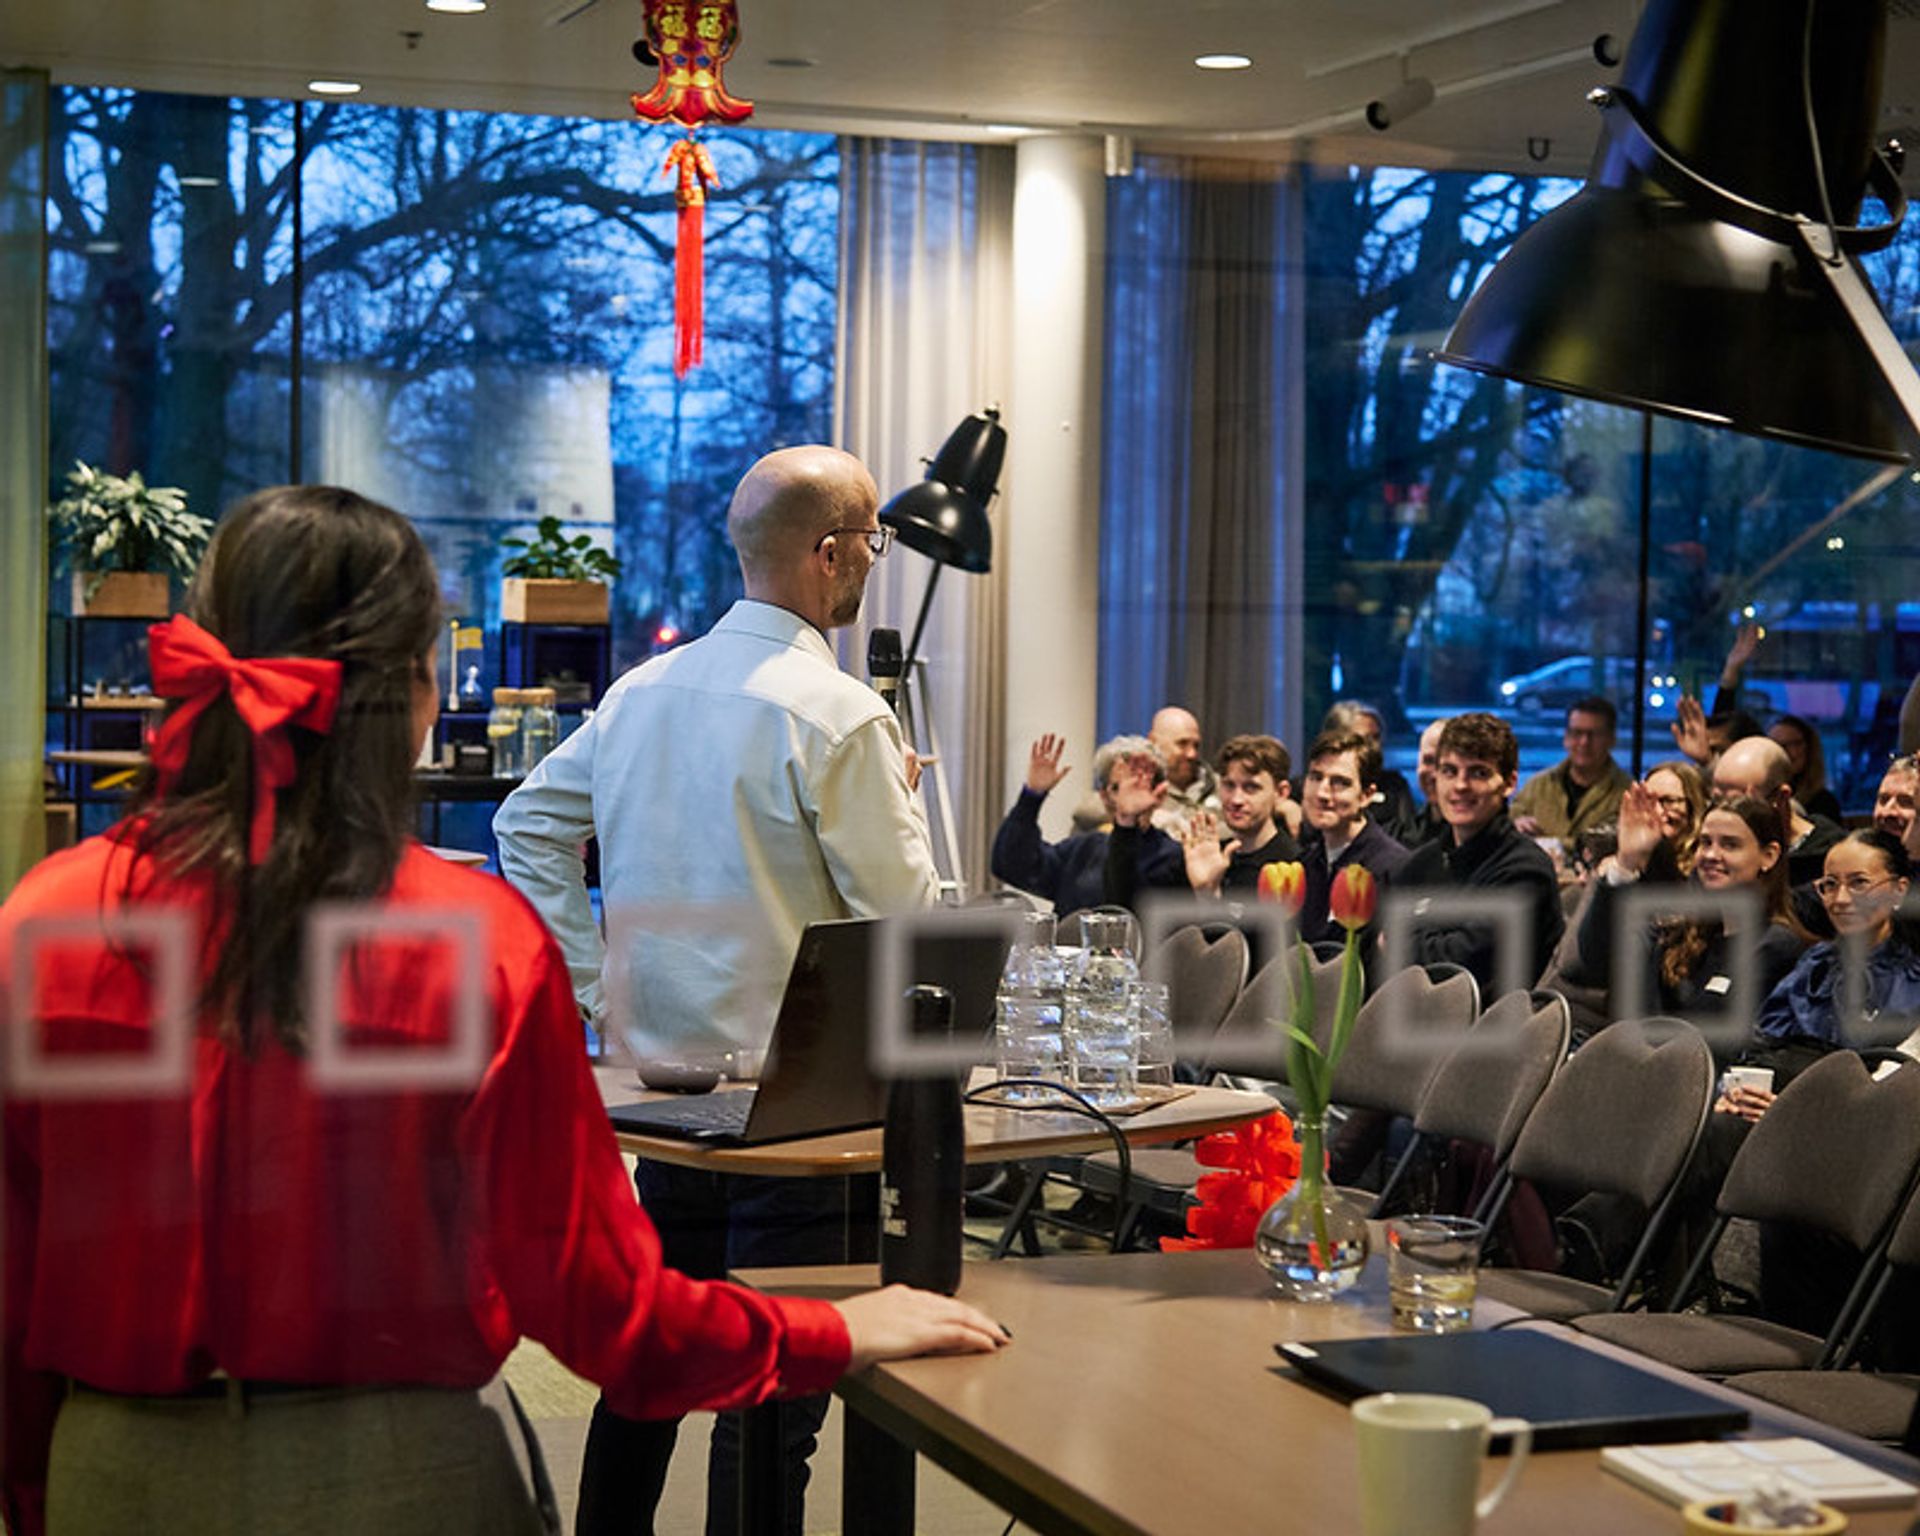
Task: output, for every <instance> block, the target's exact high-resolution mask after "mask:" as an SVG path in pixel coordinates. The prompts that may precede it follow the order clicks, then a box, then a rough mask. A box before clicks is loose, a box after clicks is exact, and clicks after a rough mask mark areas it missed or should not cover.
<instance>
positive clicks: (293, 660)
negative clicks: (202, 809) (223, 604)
mask: <svg viewBox="0 0 1920 1536" xmlns="http://www.w3.org/2000/svg"><path fill="white" fill-rule="evenodd" d="M147 650H148V654H149V656H150V657H151V661H152V667H153V691H154V692H155V693H157V694H159V695H160V696H161V697H162V698H165V699H180V700H183V701H184V702H183V703H182V705H181V707H180V708H179V709H176V710H175V711H174V712H173V713H172V714H170V715H169V716H168V717H167V720H166V723H165V724H164V725H162V726H161V727H160V729H159V731H158V732H157V733H156V734H155V736H154V738H153V766H154V769H155V770H156V772H157V773H158V775H159V786H160V793H161V794H163V795H164V794H165V793H166V792H167V791H168V790H169V789H170V788H172V786H173V784H174V782H175V781H176V780H177V779H178V778H179V777H180V774H181V772H182V770H184V769H185V767H186V766H187V749H188V748H189V747H190V746H191V745H192V744H193V723H194V721H195V720H197V719H199V718H200V715H201V713H202V712H203V711H204V710H205V709H206V707H207V706H208V705H209V704H211V703H212V702H213V701H214V700H215V699H217V698H219V697H220V696H221V695H222V694H225V695H226V696H227V697H228V698H229V699H231V700H232V701H233V708H234V712H235V713H236V714H238V715H239V716H240V719H241V722H242V723H243V724H244V725H245V726H246V728H247V729H248V730H249V731H250V732H252V734H253V815H252V819H251V822H250V824H249V826H248V828H247V859H248V862H250V863H253V864H258V863H260V862H261V861H262V860H263V859H265V858H266V856H267V850H268V849H269V848H271V847H272V846H273V815H274V795H275V793H276V792H277V791H279V790H281V789H284V788H285V787H286V786H287V785H289V784H291V783H292V782H293V772H294V761H293V743H292V742H291V741H289V740H288V739H287V731H286V728H287V727H288V726H289V725H298V726H304V727H305V728H306V729H307V730H310V731H317V732H319V733H320V734H321V735H323V736H324V735H325V734H326V733H327V732H328V731H330V730H332V729H333V716H334V711H335V710H337V709H338V708H339V707H340V663H339V662H337V661H326V660H323V659H321V658H320V657H318V656H266V657H246V658H244V659H242V658H240V657H237V656H235V655H234V654H233V653H232V652H231V651H229V650H228V649H227V648H226V646H224V645H223V644H221V643H220V641H219V640H218V639H216V638H215V637H214V636H212V635H210V634H208V633H207V632H206V630H204V629H202V628H201V627H200V626H199V625H198V624H196V623H194V622H193V620H192V619H189V618H186V617H184V616H182V615H180V614H175V615H174V616H173V617H172V618H171V619H169V620H167V622H166V623H164V624H155V625H153V626H152V627H151V628H150V629H148V631H147Z"/></svg>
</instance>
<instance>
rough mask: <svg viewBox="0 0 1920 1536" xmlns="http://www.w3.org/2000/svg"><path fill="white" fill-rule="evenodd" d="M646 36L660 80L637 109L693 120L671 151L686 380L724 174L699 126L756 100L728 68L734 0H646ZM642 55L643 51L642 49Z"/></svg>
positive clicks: (676, 332)
mask: <svg viewBox="0 0 1920 1536" xmlns="http://www.w3.org/2000/svg"><path fill="white" fill-rule="evenodd" d="M641 11H642V14H643V15H644V17H645V22H646V35H645V38H644V41H645V42H646V44H647V46H648V48H649V49H650V50H651V51H652V53H653V56H654V60H655V62H656V63H657V64H658V66H659V70H660V78H659V79H658V80H656V81H655V82H654V86H653V89H652V90H650V91H648V92H647V93H646V94H645V95H644V96H643V95H641V94H639V93H638V92H635V93H634V95H633V98H632V100H633V110H634V112H635V113H636V114H637V115H638V116H640V117H642V118H644V119H646V120H647V121H648V122H651V123H664V122H666V121H668V120H669V119H671V120H673V121H675V122H679V123H683V124H685V125H686V129H687V136H686V137H685V138H684V139H682V140H680V141H679V142H678V143H676V144H675V145H674V146H673V148H672V149H670V150H668V151H667V161H666V166H665V168H664V169H665V172H666V174H667V175H669V176H671V177H673V178H674V184H673V205H674V207H675V208H676V209H678V210H679V213H678V218H677V221H676V227H675V230H674V246H673V371H674V373H675V375H677V376H680V377H684V376H685V374H686V372H687V370H688V369H689V368H694V367H698V366H699V363H700V353H701V342H702V339H703V337H704V334H705V320H704V318H703V308H704V306H703V292H702V290H703V286H704V266H705V262H704V255H703V250H702V244H703V240H704V235H705V215H706V206H707V189H708V188H709V187H717V186H718V185H719V184H720V178H719V177H718V176H717V175H716V174H715V172H714V168H713V157H712V156H711V155H709V154H708V153H707V150H706V146H705V145H703V144H702V143H701V142H700V140H699V138H698V137H697V136H696V134H695V131H694V130H696V129H697V128H699V127H700V126H701V125H702V124H705V123H738V122H742V121H744V120H745V119H746V118H748V117H750V116H751V115H752V113H753V103H752V102H750V101H742V100H740V99H739V98H738V97H735V96H729V95H728V94H727V88H726V85H725V83H724V82H723V81H722V80H721V78H720V71H721V66H722V65H724V64H725V63H726V61H727V59H728V58H729V57H730V56H731V55H732V53H733V50H734V45H735V44H736V43H738V42H739V40H740V20H739V16H738V14H737V11H736V8H735V4H734V0H641ZM636 52H638V48H637V47H636Z"/></svg>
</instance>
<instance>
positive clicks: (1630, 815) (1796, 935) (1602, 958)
mask: <svg viewBox="0 0 1920 1536" xmlns="http://www.w3.org/2000/svg"><path fill="white" fill-rule="evenodd" d="M1660 778H1667V779H1672V778H1674V776H1673V775H1671V774H1654V775H1649V777H1648V781H1647V782H1646V783H1644V784H1633V785H1629V786H1628V788H1627V791H1626V793H1625V795H1623V796H1622V797H1621V801H1620V825H1619V847H1618V849H1617V851H1616V852H1615V854H1614V856H1613V858H1612V860H1611V861H1609V864H1608V866H1607V867H1606V868H1605V869H1604V871H1603V873H1602V874H1601V875H1600V876H1599V877H1598V878H1597V879H1596V880H1595V882H1594V885H1593V890H1592V894H1591V895H1590V896H1589V897H1588V899H1587V903H1586V907H1585V909H1584V910H1583V911H1582V913H1581V915H1580V920H1579V922H1578V924H1577V925H1576V930H1575V931H1576V935H1577V937H1576V941H1575V942H1576V946H1577V949H1576V953H1575V955H1574V956H1572V957H1571V959H1570V963H1568V964H1566V965H1565V966H1564V967H1563V974H1564V975H1565V976H1566V979H1567V980H1569V981H1571V982H1574V983H1576V984H1579V985H1584V986H1590V987H1613V986H1615V985H1616V977H1615V969H1616V959H1617V957H1616V954H1615V945H1614V937H1615V930H1616V928H1617V926H1618V916H1619V902H1620V900H1621V899H1622V898H1623V896H1624V895H1625V893H1626V891H1627V890H1628V889H1630V888H1631V887H1633V886H1634V885H1635V884H1637V883H1638V882H1640V881H1641V880H1642V878H1643V877H1646V876H1648V875H1649V872H1650V871H1651V870H1652V869H1653V867H1654V865H1655V864H1656V861H1657V859H1658V857H1659V855H1660V853H1661V852H1662V849H1663V844H1664V845H1665V846H1666V847H1667V848H1671V842H1670V840H1669V837H1668V832H1667V828H1668V826H1669V824H1670V820H1669V817H1668V814H1667V810H1666V808H1665V807H1664V806H1663V805H1662V804H1661V801H1660V796H1659V793H1658V788H1657V786H1656V784H1655V782H1654V781H1655V780H1656V779H1660ZM1694 845H1695V846H1694V850H1693V853H1692V857H1691V867H1692V874H1691V876H1690V877H1689V880H1688V882H1687V886H1686V889H1688V890H1689V891H1691V892H1695V893H1699V894H1702V895H1707V896H1729V897H1734V898H1736V901H1735V902H1734V903H1733V904H1730V905H1729V907H1728V910H1727V912H1726V913H1725V914H1723V915H1712V914H1707V913H1698V914H1694V913H1689V914H1685V915H1681V916H1676V917H1672V918H1665V919H1659V920H1656V921H1654V922H1651V923H1645V924H1641V925H1639V926H1638V928H1637V931H1636V936H1637V938H1638V940H1639V941H1640V942H1639V945H1638V948H1639V951H1640V953H1639V955H1638V957H1637V959H1636V961H1635V963H1636V964H1637V965H1639V966H1640V967H1641V969H1642V976H1643V981H1642V984H1641V988H1640V996H1639V999H1638V1003H1637V1006H1634V1005H1633V1004H1631V1003H1629V1002H1628V1000H1626V999H1623V998H1621V997H1619V996H1617V995H1615V996H1611V997H1610V998H1609V1004H1610V1011H1612V1012H1613V1013H1614V1016H1615V1017H1618V1016H1620V1015H1619V1010H1620V1009H1621V1008H1622V1007H1628V1006H1632V1007H1633V1011H1634V1012H1635V1014H1636V1015H1638V1016H1640V1017H1645V1016H1647V1015H1649V1014H1668V1015H1677V1016H1680V1017H1685V1018H1700V1017H1703V1016H1706V1017H1724V1016H1726V1015H1729V1014H1731V1015H1734V1016H1736V1017H1739V1016H1751V1014H1752V1013H1753V1012H1754V1010H1755V1008H1756V1007H1757V1006H1758V1003H1759V1001H1760V1000H1761V999H1763V998H1766V997H1767V996H1769V995H1770V994H1771V993H1772V991H1773V989H1774V987H1775V986H1776V985H1777V984H1778V983H1779V981H1780V980H1781V979H1782V978H1783V977H1785V976H1786V975H1787V973H1788V972H1790V971H1791V970H1792V969H1793V967H1794V964H1795V962H1796V961H1797V960H1798V959H1799V958H1800V952H1801V950H1802V949H1804V948H1805V947H1806V943H1807V936H1806V934H1805V933H1804V932H1803V931H1802V930H1801V928H1800V925H1799V924H1798V923H1797V922H1795V921H1794V918H1793V914H1792V911H1791V908H1790V904H1789V900H1788V891H1787V878H1786V860H1785V858H1784V857H1783V849H1782V847H1781V840H1780V816H1779V813H1778V812H1777V811H1776V810H1775V809H1774V807H1773V805H1772V804H1771V802H1769V801H1766V800H1758V799H1753V798H1751V797H1742V798H1739V799H1735V800H1731V801H1728V802H1726V803H1725V804H1722V805H1716V806H1715V807H1714V808H1713V809H1712V810H1710V811H1708V812H1707V813H1706V815H1705V817H1704V818H1703V819H1702V820H1701V823H1700V828H1699V832H1698V834H1697V836H1696V837H1695V838H1694ZM1664 888H1665V889H1669V890H1671V889H1677V887H1674V886H1667V887H1664ZM1743 897H1744V898H1745V901H1744V902H1741V901H1739V900H1738V898H1743ZM1756 899H1757V902H1756ZM1754 904H1757V905H1758V907H1759V916H1760V921H1761V927H1760V929H1759V932H1758V933H1757V934H1753V935H1751V936H1750V937H1749V936H1748V935H1746V934H1744V933H1743V932H1742V931H1741V926H1740V925H1741V922H1742V920H1743V917H1744V914H1745V912H1750V911H1751V910H1752V906H1753V905H1754ZM1743 908H1744V910H1743ZM1749 942H1750V943H1751V945H1752V955H1753V960H1752V967H1753V969H1752V974H1751V976H1748V975H1744V974H1743V967H1742V966H1741V965H1740V964H1739V963H1737V960H1736V957H1737V956H1738V955H1739V953H1740V951H1741V950H1742V949H1743V948H1745V946H1746V945H1747V944H1748V943H1749Z"/></svg>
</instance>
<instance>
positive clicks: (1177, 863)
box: [992, 733, 1187, 917]
mask: <svg viewBox="0 0 1920 1536" xmlns="http://www.w3.org/2000/svg"><path fill="white" fill-rule="evenodd" d="M1065 752H1066V740H1065V738H1063V737H1060V736H1055V735H1052V734H1051V733H1049V734H1047V735H1045V736H1042V737H1041V738H1040V739H1039V740H1038V741H1036V742H1035V743H1034V744H1033V748H1032V750H1031V751H1030V752H1029V753H1028V755H1027V780H1026V783H1025V784H1023V785H1022V786H1021V788H1020V795H1019V798H1018V799H1016V800H1015V801H1014V803H1013V809H1012V810H1010V811H1008V812H1007V817H1006V820H1005V821H1003V822H1001V823H1000V830H999V831H998V832H997V833H996V834H995V835H994V839H993V858H992V868H993V874H994V877H995V878H996V879H999V880H1004V881H1005V882H1006V883H1007V884H1008V885H1012V886H1017V887H1018V888H1019V889H1021V890H1023V891H1030V892H1031V893H1032V894H1034V895H1035V896H1040V897H1043V898H1045V899H1046V900H1048V901H1050V902H1052V903H1053V908H1054V911H1055V912H1056V913H1058V914H1059V915H1060V916H1062V917H1066V916H1068V915H1069V914H1071V913H1074V912H1078V911H1080V910H1081V909H1082V908H1084V907H1099V906H1110V905H1119V906H1127V905H1131V904H1132V901H1133V898H1134V895H1135V892H1136V891H1137V890H1138V889H1139V887H1141V886H1166V887H1172V888H1175V889H1180V890H1184V889H1185V888H1186V884H1187V876H1186V860H1185V855H1184V853H1183V851H1182V849H1181V847H1180V844H1178V843H1177V842H1175V841H1174V840H1173V839H1172V838H1171V837H1169V836H1168V835H1167V834H1166V833H1165V832H1162V831H1161V830H1160V829H1159V828H1158V827H1156V826H1154V825H1153V813H1154V811H1155V810H1157V809H1158V808H1159V806H1160V805H1161V803H1162V802H1163V801H1164V800H1165V799H1166V797H1167V793H1168V785H1167V771H1166V765H1165V763H1164V762H1163V761H1162V760H1161V757H1160V749H1159V748H1158V747H1156V746H1155V745H1154V744H1153V743H1152V742H1151V741H1149V740H1148V739H1147V738H1146V737H1144V736H1116V737H1114V738H1113V740H1111V741H1109V742H1105V743H1103V744H1102V745H1101V747H1100V749H1099V750H1098V751H1097V752H1095V753H1094V755H1093V783H1094V788H1095V790H1096V792H1097V793H1098V794H1099V796H1100V799H1101V801H1102V803H1103V804H1104V805H1105V807H1106V811H1107V816H1108V818H1109V820H1110V821H1111V822H1112V830H1111V831H1107V832H1076V833H1074V834H1073V835H1072V836H1071V837H1067V838H1064V839H1062V840H1061V841H1060V842H1057V843H1049V842H1047V841H1046V840H1045V839H1044V838H1043V837H1042V836H1041V835H1040V807H1041V804H1042V803H1043V802H1044V801H1045V800H1046V798H1047V795H1048V794H1049V793H1050V792H1051V791H1052V790H1053V789H1054V788H1055V786H1057V785H1058V784H1059V783H1060V781H1061V780H1062V779H1064V778H1065V777H1066V776H1067V767H1066V765H1065V764H1063V763H1062V762H1061V758H1062V756H1063V755H1064V754H1065Z"/></svg>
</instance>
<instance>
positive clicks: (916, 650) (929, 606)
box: [900, 560, 945, 677]
mask: <svg viewBox="0 0 1920 1536" xmlns="http://www.w3.org/2000/svg"><path fill="white" fill-rule="evenodd" d="M943 569H945V567H943V566H942V565H941V563H940V562H939V561H938V560H935V561H934V562H933V571H932V574H931V575H929V576H928V577H927V590H926V591H925V592H923V593H921V594H920V613H919V616H918V617H917V618H915V619H914V621H913V638H912V639H911V640H909V641H908V642H907V654H906V659H905V661H904V662H903V664H902V665H901V668H900V675H901V676H902V677H911V676H913V664H914V662H915V661H917V660H918V659H919V657H920V637H921V636H922V635H923V634H925V633H926V631H927V615H928V614H929V613H930V612H931V611H932V610H933V589H934V588H935V587H936V586H937V585H939V582H940V572H941V571H942V570H943Z"/></svg>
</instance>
